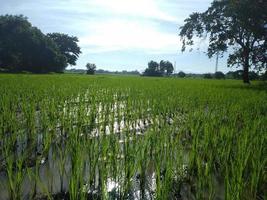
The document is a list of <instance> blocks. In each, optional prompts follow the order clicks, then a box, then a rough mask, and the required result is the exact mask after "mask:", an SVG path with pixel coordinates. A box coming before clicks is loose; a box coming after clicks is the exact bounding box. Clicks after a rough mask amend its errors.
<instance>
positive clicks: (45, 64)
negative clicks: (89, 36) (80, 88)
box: [0, 15, 81, 73]
mask: <svg viewBox="0 0 267 200" xmlns="http://www.w3.org/2000/svg"><path fill="white" fill-rule="evenodd" d="M77 43H78V38H77V37H75V36H68V35H67V34H63V33H49V34H44V33H42V32H41V30H39V29H38V28H37V27H34V26H32V24H31V23H30V22H29V21H28V19H27V18H26V17H25V16H23V15H4V16H0V68H1V69H2V70H5V71H8V72H22V71H29V72H33V73H47V72H63V71H64V69H65V68H66V67H67V65H68V64H69V65H76V60H77V58H78V56H79V54H80V53H81V50H80V47H79V46H78V44H77Z"/></svg>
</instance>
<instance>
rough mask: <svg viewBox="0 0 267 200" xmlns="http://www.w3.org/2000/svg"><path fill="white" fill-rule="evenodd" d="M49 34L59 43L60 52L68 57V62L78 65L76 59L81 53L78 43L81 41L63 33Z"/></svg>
mask: <svg viewBox="0 0 267 200" xmlns="http://www.w3.org/2000/svg"><path fill="white" fill-rule="evenodd" d="M47 36H48V37H50V38H51V39H52V40H53V41H54V42H55V43H56V44H57V46H58V47H59V50H60V52H61V53H62V54H63V55H64V56H65V57H66V58H67V63H68V64H70V65H76V60H77V59H78V57H79V54H80V53H81V49H80V47H79V46H78V44H77V43H78V42H79V40H78V38H77V37H75V36H68V35H67V34H63V33H49V34H47Z"/></svg>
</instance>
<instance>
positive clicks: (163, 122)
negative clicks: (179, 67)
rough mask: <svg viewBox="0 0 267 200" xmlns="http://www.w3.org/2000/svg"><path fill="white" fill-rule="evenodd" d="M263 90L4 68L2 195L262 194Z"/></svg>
mask: <svg viewBox="0 0 267 200" xmlns="http://www.w3.org/2000/svg"><path fill="white" fill-rule="evenodd" d="M266 89H267V88H266V84H263V83H260V82H253V83H252V85H251V86H245V85H243V84H242V83H241V82H240V81H234V80H200V79H197V80H194V79H176V78H146V77H134V76H129V77H125V76H108V75H101V76H98V75H96V76H86V75H71V74H65V75H64V74H60V75H56V74H53V75H19V74H17V75H10V74H2V75H0V93H1V96H0V159H1V166H0V170H1V173H0V176H1V180H4V182H2V183H1V184H0V194H6V193H7V194H8V195H2V196H1V195H0V199H25V198H26V199H53V198H54V199H57V198H68V199H183V198H189V199H193V198H194V199H233V200H234V199H235V200H236V199H264V198H266V195H267V194H266V179H267V174H266V164H267V158H266V155H267V147H266V139H267V134H266V133H267V90H266ZM44 167H45V169H46V171H47V172H45V173H40V172H41V170H42V172H43V171H44V170H43V168H44ZM26 186H29V187H30V191H32V192H31V194H29V193H28V192H27V191H28V190H25V187H26ZM5 190H8V191H5Z"/></svg>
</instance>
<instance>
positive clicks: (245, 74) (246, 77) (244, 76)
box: [243, 64, 250, 84]
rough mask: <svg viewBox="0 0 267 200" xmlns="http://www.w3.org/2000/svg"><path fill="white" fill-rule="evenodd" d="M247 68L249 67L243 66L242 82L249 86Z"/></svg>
mask: <svg viewBox="0 0 267 200" xmlns="http://www.w3.org/2000/svg"><path fill="white" fill-rule="evenodd" d="M248 68H249V65H247V64H245V65H244V67H243V82H244V83H247V84H249V83H250V82H249V76H248Z"/></svg>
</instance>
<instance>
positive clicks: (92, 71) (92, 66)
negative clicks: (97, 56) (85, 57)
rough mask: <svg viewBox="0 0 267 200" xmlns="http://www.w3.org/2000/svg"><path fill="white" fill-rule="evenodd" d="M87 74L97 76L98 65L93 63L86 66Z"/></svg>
mask: <svg viewBox="0 0 267 200" xmlns="http://www.w3.org/2000/svg"><path fill="white" fill-rule="evenodd" d="M86 69H87V72H86V73H87V74H95V71H96V65H95V64H93V63H87V64H86Z"/></svg>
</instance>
